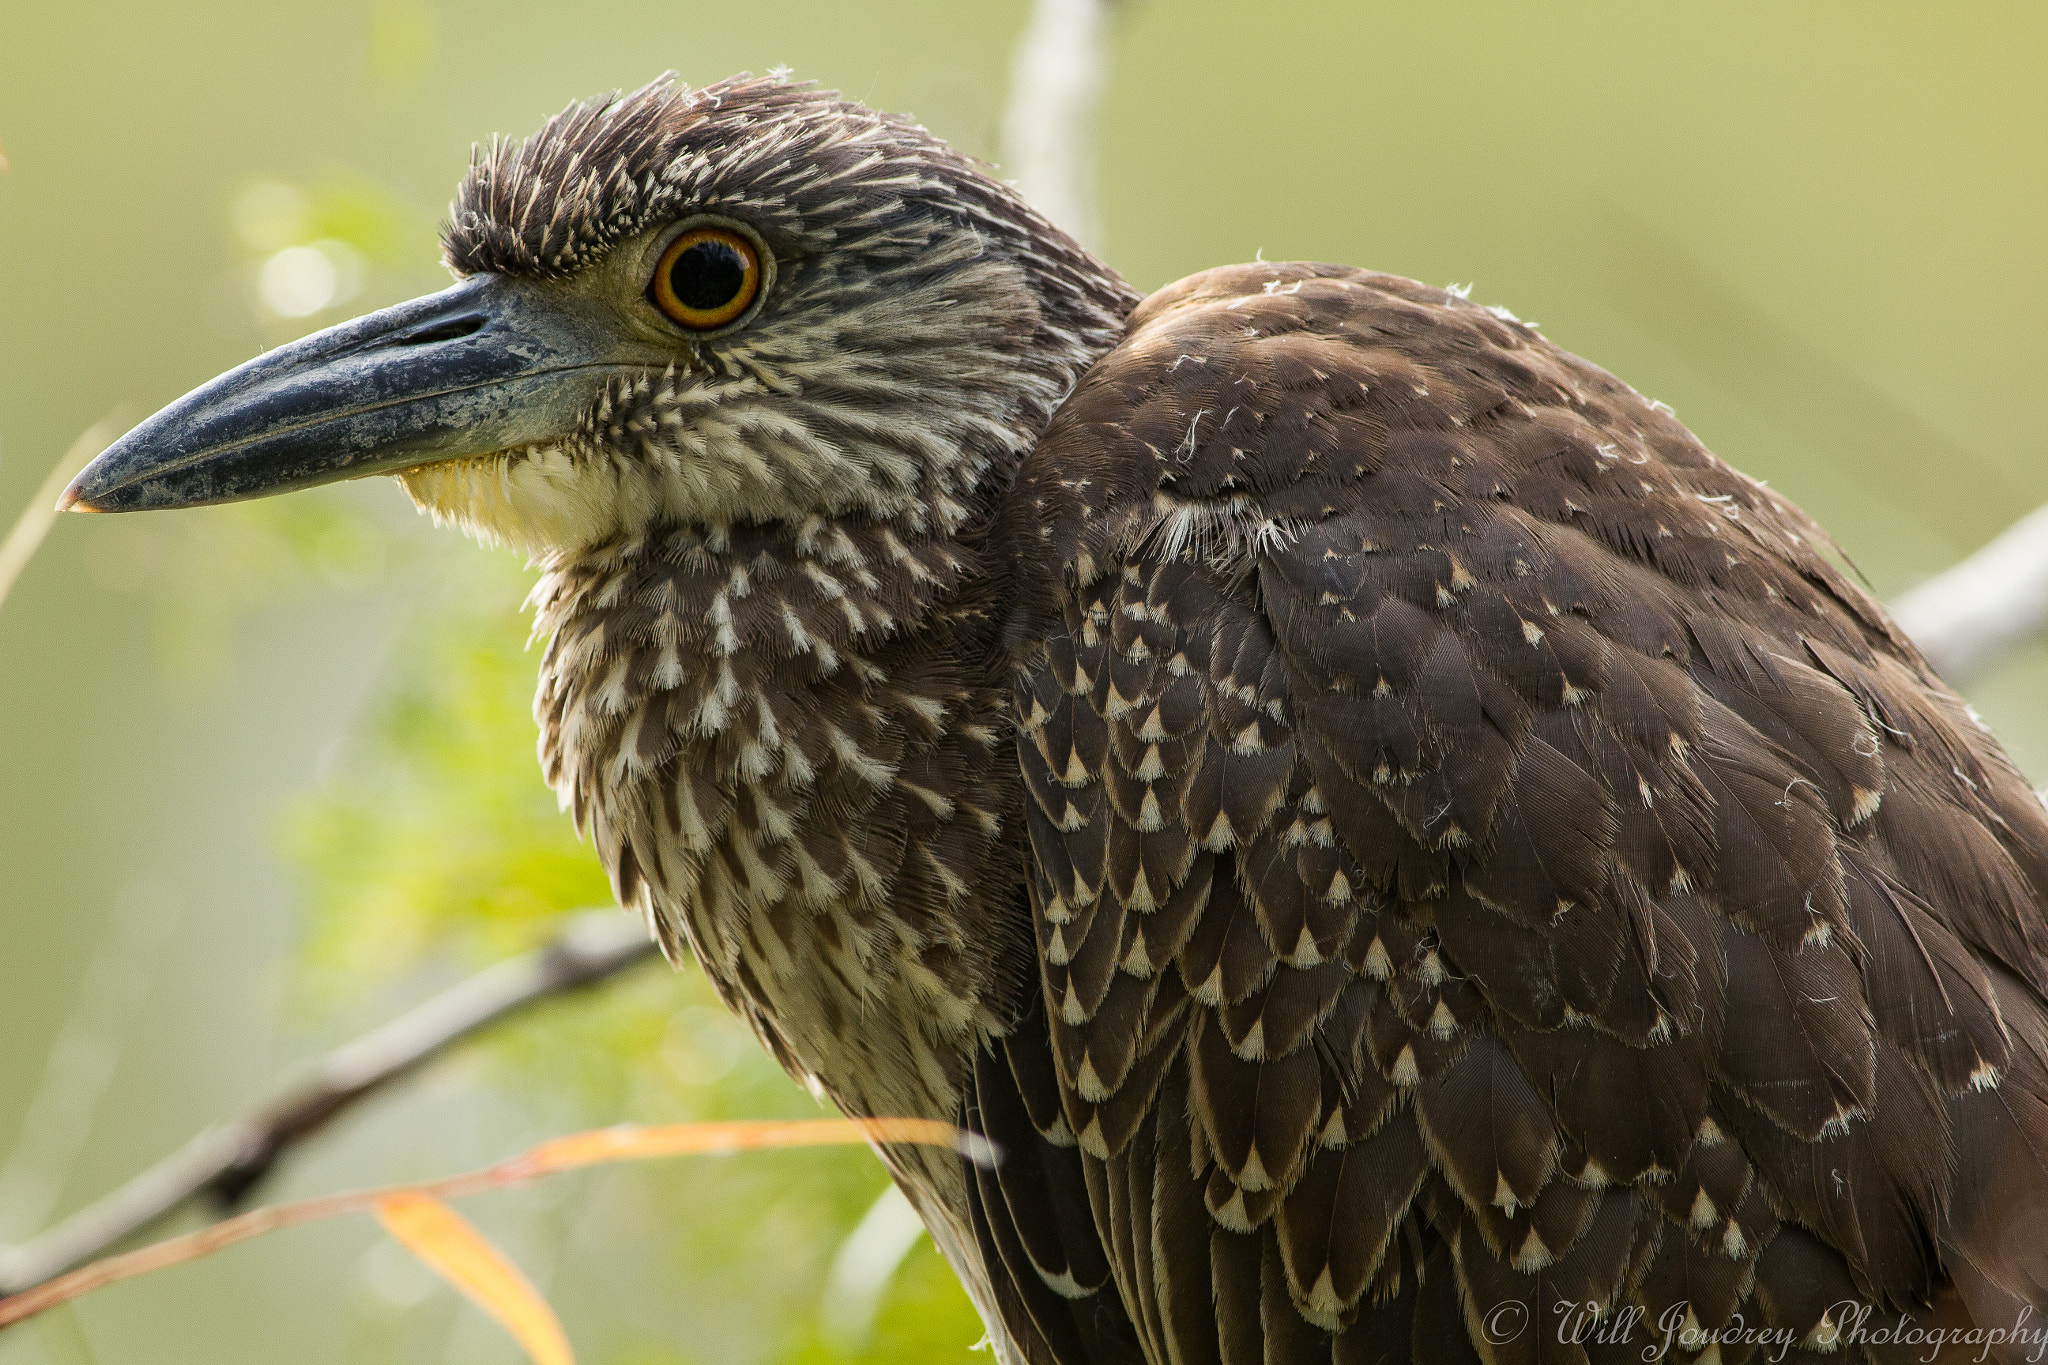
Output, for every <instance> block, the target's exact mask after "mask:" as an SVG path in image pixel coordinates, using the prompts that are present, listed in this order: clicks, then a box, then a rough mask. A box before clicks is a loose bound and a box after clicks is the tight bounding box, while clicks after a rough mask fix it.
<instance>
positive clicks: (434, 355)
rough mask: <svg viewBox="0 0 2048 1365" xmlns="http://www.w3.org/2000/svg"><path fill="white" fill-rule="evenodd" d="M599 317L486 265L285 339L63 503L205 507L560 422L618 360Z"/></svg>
mask: <svg viewBox="0 0 2048 1365" xmlns="http://www.w3.org/2000/svg"><path fill="white" fill-rule="evenodd" d="M603 321H604V320H603V319H602V318H601V317H599V316H598V315H597V314H596V313H595V312H594V311H591V310H589V309H588V308H587V306H583V305H580V303H579V300H577V299H576V298H575V297H574V296H571V295H569V294H567V293H566V291H562V290H559V289H550V288H548V287H547V286H545V285H541V284H537V283H532V282H526V281H513V280H508V279H506V278H505V277H504V276H501V275H476V276H472V277H471V278H469V279H466V280H464V281H463V282H462V283H460V284H458V285H456V286H454V287H453V288H451V289H444V290H442V291H441V292H440V293H438V294H429V295H427V296H426V297H425V298H420V299H414V300H412V301H411V302H410V303H401V304H399V305H398V306H396V307H394V308H386V309H385V310H383V311H382V312H379V313H372V314H370V315H369V316H368V317H362V318H357V319H356V320H355V321H353V322H345V323H342V324H341V325H340V326H338V327H330V328H328V329H327V330H326V331H324V332H316V333H315V334H314V335H312V336H309V337H306V338H304V339H303V340H300V341H295V342H293V343H292V344H290V345H289V346H280V347H279V348H278V349H276V350H274V351H270V352H268V353H266V354H264V355H260V356H258V357H256V359H254V360H252V361H250V362H249V363H248V364H246V365H242V366H240V367H238V368H236V369H233V370H230V371H228V373H226V374H224V375H222V376H221V377H220V378H218V379H216V380H213V381H212V382H211V383H208V384H204V385H202V386H200V387H199V388H197V389H194V390H193V391H192V392H191V393H188V394H186V395H185V396H184V397H183V398H180V399H179V400H178V401H177V402H175V403H173V404H171V405H170V406H169V407H167V408H165V409H164V410H163V411H162V412H159V413H157V414H156V416H154V417H151V418H150V419H149V420H148V421H146V422H144V423H142V425H140V426H138V427H136V428H135V429H134V430H133V431H131V432H129V433H128V434H127V435H126V436H123V437H122V438H121V439H120V440H118V441H116V442H114V444H113V445H111V446H109V447H107V449H106V450H105V452H103V453H102V454H101V455H100V457H99V458H98V459H96V460H94V461H93V462H92V463H91V464H90V465H88V466H86V468H85V469H84V471H83V472H81V473H80V474H79V476H78V477H77V478H76V479H74V480H72V482H71V486H70V487H69V488H67V489H66V490H65V491H64V496H63V498H62V500H61V501H60V502H59V503H58V506H59V507H60V508H76V509H77V510H78V511H81V512H133V511H140V510H143V509H146V508H158V507H197V506H200V505H202V504H205V503H214V502H234V501H236V500H238V499H241V498H255V497H261V496H263V495H264V494H267V493H282V492H284V491H286V490H288V489H293V488H308V487H311V486H312V485H314V484H322V483H332V482H334V481H335V480H337V479H353V478H360V477H362V476H363V475H366V474H380V473H386V472H390V471H394V470H400V469H407V468H411V467H413V466H415V465H422V464H430V463H433V462H434V461H437V460H447V459H455V458H458V457H461V456H465V455H483V454H489V453H491V452H493V451H498V450H506V449H510V448H512V447H515V446H522V445H530V444H535V443H539V442H543V441H547V440H550V439H554V438H557V437H560V436H562V435H564V434H566V433H567V432H569V431H571V430H573V429H574V427H575V425H576V422H577V419H578V417H579V416H580V415H581V413H582V412H583V411H584V410H585V408H586V407H587V406H588V405H589V403H590V402H591V401H592V400H593V399H594V398H595V397H596V395H597V393H598V391H599V389H600V388H601V386H602V384H603V382H604V380H605V378H606V377H607V374H608V373H610V372H618V371H621V370H625V369H629V368H639V367H633V366H627V365H622V364H620V363H618V361H617V359H615V358H613V357H612V356H610V355H608V354H607V352H608V351H611V350H613V349H614V343H613V342H612V341H610V340H608V338H607V336H606V331H607V329H606V328H605V326H604V325H603Z"/></svg>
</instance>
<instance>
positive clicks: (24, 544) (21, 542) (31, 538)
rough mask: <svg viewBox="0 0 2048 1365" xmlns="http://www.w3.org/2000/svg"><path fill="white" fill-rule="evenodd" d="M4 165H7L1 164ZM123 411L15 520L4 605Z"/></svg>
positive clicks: (60, 464) (4, 549) (63, 459)
mask: <svg viewBox="0 0 2048 1365" xmlns="http://www.w3.org/2000/svg"><path fill="white" fill-rule="evenodd" d="M0 164H4V163H0ZM122 414H123V410H122V409H121V408H115V409H114V410H113V411H112V412H110V413H108V414H107V415H106V416H105V417H102V418H100V420H99V421H97V422H94V423H93V424H92V425H91V426H89V427H87V428H86V429H85V432H84V434H83V435H81V436H80V437H79V438H78V439H77V440H75V441H73V442H72V443H71V448H70V449H68V450H66V451H65V452H64V453H63V454H62V455H60V456H59V457H58V458H57V463H56V464H55V465H53V466H52V467H51V469H50V472H49V474H48V475H46V476H45V477H44V479H43V481H42V483H41V485H39V486H38V487H37V489H36V491H35V493H34V495H33V496H32V497H31V498H30V499H29V504H28V506H27V507H25V508H23V509H22V513H21V516H20V517H18V518H17V519H16V520H15V523H14V528H13V529H12V530H10V531H9V532H8V533H7V539H5V540H0V603H5V602H6V601H7V594H8V593H10V592H12V591H13V590H14V583H15V580H16V579H18V578H20V577H21V571H22V570H23V569H26V568H27V567H28V562H29V560H31V559H33V558H34V557H35V553H36V550H37V549H38V547H40V546H41V545H42V543H43V537H44V536H47V535H48V534H50V527H51V526H53V525H55V524H56V521H57V498H58V496H59V495H61V494H62V493H63V492H64V489H65V486H66V485H67V484H69V483H70V482H71V480H72V479H73V478H75V477H77V474H78V471H79V470H81V469H83V468H85V467H86V465H87V464H89V463H91V461H92V457H93V456H95V455H97V454H99V453H100V452H101V451H102V450H105V449H106V448H107V447H108V446H110V445H112V444H113V443H114V438H115V437H116V436H119V435H120V434H121V433H122V432H123V431H124V430H126V429H127V426H128V423H127V421H126V419H125V418H124V417H123V415H122Z"/></svg>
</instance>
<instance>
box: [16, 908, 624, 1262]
mask: <svg viewBox="0 0 2048 1365" xmlns="http://www.w3.org/2000/svg"><path fill="white" fill-rule="evenodd" d="M653 955H654V945H653V943H652V941H651V940H650V939H649V937H648V934H647V926H646V925H645V924H644V923H643V922H641V921H639V920H636V919H631V918H629V917H627V916H626V915H624V914H621V913H620V912H619V911H617V910H593V911H589V912H587V913H585V914H582V915H579V916H577V917H576V919H574V920H573V921H571V923H570V925H569V927H568V928H567V929H565V930H564V931H563V932H562V934H561V936H560V937H558V938H557V939H555V940H554V941H553V942H552V943H550V944H548V945H547V946H546V947H544V948H539V949H536V950H534V951H533V952H530V953H526V954H524V955H522V956H520V957H516V958H511V959H508V960H507V961H504V962H500V963H498V964H497V965H496V966H493V967H489V968H486V969H485V970H484V971H482V972H479V973H477V974H476V975H475V976H472V977H470V978H469V979H468V980H466V981H463V982H461V983H459V984H457V985H455V986H453V987H451V988H450V989H448V990H446V991H443V992H442V993H441V994H440V995H437V996H435V997H434V998H433V999H431V1000H429V1001H427V1002H426V1003H425V1004H423V1005H420V1006H419V1007H417V1008H416V1009H413V1010H411V1011H410V1012H408V1013H406V1014H404V1015H402V1016H400V1017H399V1018H397V1019H394V1020H392V1021H391V1022H390V1023H388V1024H385V1025H383V1026H382V1027H381V1028H378V1029H376V1030H375V1031H373V1032H371V1033H368V1034H365V1035H364V1036H363V1037H361V1038H358V1039H356V1040H355V1041H353V1042H351V1043H347V1044H345V1045H343V1046H342V1047H339V1048H336V1049H335V1050H334V1051H333V1052H330V1053H328V1054H327V1056H326V1057H324V1058H322V1059H321V1060H320V1062H319V1063H318V1064H317V1065H316V1066H315V1067H314V1069H313V1072H312V1075H311V1076H310V1077H309V1078H308V1079H306V1080H305V1081H304V1082H302V1083H300V1084H298V1085H296V1086H293V1087H292V1088H290V1089H289V1090H287V1091H286V1092H285V1093H284V1094H283V1095H281V1096H279V1097H278V1098H277V1099H275V1100H272V1101H270V1102H269V1103H266V1104H263V1105H261V1106H259V1107H257V1108H256V1109H253V1110H251V1111H250V1112H249V1113H247V1114H244V1115H242V1116H241V1117H239V1118H236V1119H232V1120H230V1121H229V1122H227V1123H224V1124H220V1125H218V1126H216V1127H213V1128H209V1129H207V1130H206V1131H205V1132H203V1133H201V1134H200V1135H199V1136H197V1137H195V1138H193V1139H192V1141H190V1142H188V1143H187V1144H185V1146H184V1147H183V1148H182V1149H180V1150H179V1151H177V1152H176V1153H174V1154H173V1155H171V1156H170V1157H169V1158H167V1159H166V1160H164V1161H162V1162H160V1163H158V1164H157V1165H155V1166H152V1167H151V1168H150V1169H149V1170H147V1171H144V1172H143V1173H142V1174H141V1175H138V1176H136V1177H135V1178H134V1179H133V1180H130V1181H129V1182H128V1183H127V1184H125V1185H123V1186H122V1187H121V1188H119V1189H117V1190H115V1191H114V1192H113V1193H112V1194H109V1195H107V1196H106V1197H105V1198H103V1199H101V1200H99V1201H98V1202H97V1203H94V1204H91V1205H89V1206H87V1207H86V1208H84V1209H81V1210H80V1211H79V1212H77V1213H75V1214H73V1215H72V1216H71V1217H69V1218H67V1219H65V1220H64V1221H63V1222H62V1223H59V1224H58V1225H57V1226H56V1227H54V1228H51V1229H50V1230H49V1231H47V1232H44V1233H43V1234H42V1235H40V1236H38V1237H35V1238H33V1239H31V1240H30V1241H28V1242H25V1243H23V1244H22V1245H21V1246H18V1247H12V1248H9V1249H7V1250H6V1251H5V1252H0V1293H7V1292H18V1291H20V1290H24V1289H27V1288H29V1287H30V1286H33V1285H37V1284H41V1283H43V1282H44V1281H46V1280H48V1279H50V1278H51V1277H52V1276H55V1275H59V1274H62V1273H63V1272H64V1271H66V1270H69V1269H70V1268H72V1267H73V1266H76V1265H81V1264H83V1263H84V1262H86V1261H88V1260H91V1259H92V1258H93V1257H94V1256H97V1255H100V1254H101V1253H103V1252H105V1251H106V1250H107V1249H108V1248H109V1247H112V1246H115V1245H118V1244H119V1243H121V1242H124V1241H126V1240H127V1239H129V1238H130V1237H133V1236H135V1235H136V1234H138V1233H140V1232H142V1231H143V1230H145V1229H147V1228H148V1227H150V1226H151V1225H152V1224H155V1223H157V1222H158V1221H160V1220H161V1219H163V1218H165V1217H166V1216H168V1215H169V1214H171V1213H173V1212H175V1211H177V1210H178V1209H180V1208H182V1207H184V1206H185V1205H186V1204H188V1203H190V1202H192V1201H193V1200H195V1199H198V1198H201V1197H203V1196H204V1197H211V1198H212V1199H214V1200H216V1201H218V1202H219V1203H221V1204H224V1205H232V1204H233V1203H234V1202H235V1201H237V1200H239V1199H240V1198H241V1197H242V1196H244V1195H246V1194H247V1193H248V1192H249V1190H250V1189H251V1187H253V1186H254V1185H255V1184H256V1183H257V1182H258V1181H260V1180H262V1179H263V1177H264V1176H265V1175H267V1174H268V1173H269V1172H270V1170H271V1168H272V1167H273V1166H274V1165H275V1164H276V1163H277V1161H278V1159H279V1158H280V1157H282V1156H283V1155H284V1154H285V1152H286V1151H287V1150H289V1149H290V1148H291V1147H292V1146H293V1145H294V1144H296V1143H298V1142H300V1141H302V1140H303V1139H305V1138H306V1137H307V1136H309V1135H310V1134H312V1133H313V1132H315V1131H317V1130H318V1129H320V1128H321V1127H323V1126H324V1125H325V1124H327V1123H328V1122H329V1121H330V1120H332V1119H333V1118H334V1117H335V1116H336V1115H337V1114H339V1113H341V1112H342V1111H343V1110H344V1109H347V1108H348V1107H349V1106H350V1105H352V1104H354V1103H355V1102H356V1101H357V1100H360V1099H362V1098H363V1097H364V1096H365V1095H368V1094H370V1093H371V1092H373V1091H375V1090H378V1089H380V1088H382V1087H383V1086H385V1085H387V1084H389V1083H390V1082H392V1081H393V1080H396V1079H397V1078H399V1077H401V1076H404V1075H406V1074H407V1073H409V1072H411V1071H414V1070H417V1069H418V1068H419V1067H420V1066H422V1065H423V1064H425V1063H426V1062H428V1061H430V1060H432V1059H433V1058H435V1057H437V1056H439V1055H440V1054H441V1053H443V1052H445V1051H447V1050H448V1049H449V1048H450V1047H452V1046H454V1045H455V1044H456V1043H459V1042H461V1041H462V1040H464V1039H466V1038H468V1037H470V1036H472V1035H473V1034H475V1033H476V1032H477V1031H478V1030H480V1029H482V1028H485V1027H486V1026H488V1025H490V1024H493V1023H496V1022H497V1021H498V1020H500V1019H503V1018H504V1017H505V1016H507V1015H509V1014H512V1013H514V1012H515V1011H518V1010H521V1009H524V1008H526V1007H528V1006H530V1005H534V1004H536V1003H538V1002H540V1001H542V1000H546V999H549V998H551V997H553V996H556V995H560V994H562V993H563V992H565V991H570V990H575V989H577V988H579V987H586V986H591V985H595V984H596V983H598V982H600V981H603V980H606V979H607V978H610V977H613V976H616V975H618V974H619V973H620V972H622V971H624V970H626V969H627V968H628V967H631V966H633V965H634V964H635V963H638V962H642V961H645V960H647V959H649V958H651V957H652V956H653Z"/></svg>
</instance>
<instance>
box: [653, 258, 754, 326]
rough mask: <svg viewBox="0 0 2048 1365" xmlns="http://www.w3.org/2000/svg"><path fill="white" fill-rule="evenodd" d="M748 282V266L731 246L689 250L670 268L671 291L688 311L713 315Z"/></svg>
mask: <svg viewBox="0 0 2048 1365" xmlns="http://www.w3.org/2000/svg"><path fill="white" fill-rule="evenodd" d="M746 282H747V263H746V261H745V260H743V259H742V258H741V256H740V253H739V252H738V251H736V250H734V249H733V247H732V245H731V243H729V242H718V241H711V242H698V243H697V244H696V245H695V246H691V247H686V248H685V249H684V251H683V254H682V255H680V256H678V257H676V263H675V264H674V265H672V266H670V267H669V268H668V287H669V290H670V292H672V293H673V294H674V295H675V296H676V301H677V302H678V303H680V304H682V305H683V306H684V307H685V308H696V309H699V310H701V311H704V312H707V313H708V312H710V311H711V310H712V309H714V308H723V307H724V306H725V305H726V304H728V303H731V302H732V301H733V299H734V297H735V296H737V295H738V294H739V292H740V289H741V287H742V286H743V285H745V284H746Z"/></svg>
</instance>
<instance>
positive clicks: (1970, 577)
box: [1892, 507, 2048, 682]
mask: <svg viewBox="0 0 2048 1365" xmlns="http://www.w3.org/2000/svg"><path fill="white" fill-rule="evenodd" d="M1892 615H1893V616H1894V617H1896V618H1897V619H1898V623H1899V625H1900V626H1902V627H1904V628H1905V631H1906V634H1908V635H1910V636H1912V637H1913V643H1915V644H1917V645H1919V646H1920V650H1921V652H1922V653H1924V654H1925V655H1926V656H1927V660H1928V662H1929V663H1931V664H1933V665H1934V668H1935V671H1936V672H1938V673H1940V674H1941V675H1942V676H1943V677H1944V678H1947V679H1948V680H1949V681H1950V682H1955V681H1956V680H1957V679H1959V678H1962V677H1965V676H1967V675H1968V674H1970V673H1972V672H1974V671H1975V670H1977V669H1979V668H1982V667H1983V666H1984V665H1986V664H1988V663H1990V662H1991V661H1992V660H1994V659H1995V658H1997V657H1998V656H1999V655H2001V654H2003V653H2005V651H2006V650H2008V649H2011V648H2012V647H2013V646H2015V645H2019V644H2022V643H2024V642H2025V641H2027V640H2029V639H2031V638H2033V637H2034V636H2036V635H2038V634H2040V633H2041V631H2042V630H2043V628H2048V507H2040V508H2036V509H2035V510H2034V511H2033V512H2031V513H2029V514H2028V515H2026V516H2025V517H2022V518H2021V519H2020V520H2019V521H2017V522H2015V523H2013V525H2012V526H2010V527H2009V528H2007V529H2006V530H2005V531H2004V532H2003V533H2002V534H2001V535H1999V537H1998V538H1997V539H1996V540H1994V541H1992V542H1991V543H1990V544H1989V545H1986V546H1985V547H1984V548H1983V549H1981V550H1979V551H1977V553H1975V554H1973V555H1971V556H1970V557H1969V558H1968V559H1965V560H1963V561H1962V562H1961V563H1960V564H1956V565H1953V566H1951V567H1950V568H1947V569H1944V570H1943V571H1942V572H1940V573H1938V574H1936V575H1935V576H1934V577H1932V578H1930V579H1928V580H1927V581H1926V582H1925V583H1922V584H1921V585H1920V586H1919V587H1917V588H1914V589H1912V590H1911V591H1910V592H1907V593H1904V594H1902V595H1901V596H1900V597H1899V598H1898V599H1897V600H1896V601H1894V602H1893V603H1892Z"/></svg>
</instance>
